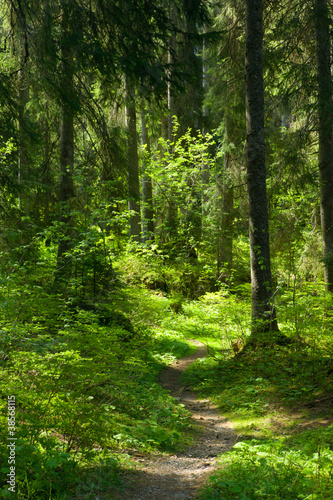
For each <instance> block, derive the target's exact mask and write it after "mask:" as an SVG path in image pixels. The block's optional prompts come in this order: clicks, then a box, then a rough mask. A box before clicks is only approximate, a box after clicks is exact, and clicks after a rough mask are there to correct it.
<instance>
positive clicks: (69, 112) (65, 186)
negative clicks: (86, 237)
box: [55, 8, 75, 283]
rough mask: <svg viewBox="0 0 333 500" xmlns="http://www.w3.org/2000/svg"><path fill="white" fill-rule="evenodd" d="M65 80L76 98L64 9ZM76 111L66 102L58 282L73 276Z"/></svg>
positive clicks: (61, 175) (60, 193)
mask: <svg viewBox="0 0 333 500" xmlns="http://www.w3.org/2000/svg"><path fill="white" fill-rule="evenodd" d="M62 30H63V34H62V44H61V59H62V77H63V85H64V88H66V90H67V95H68V96H70V98H73V93H74V79H73V53H72V49H71V46H70V43H69V41H68V33H69V32H70V22H69V11H68V9H67V8H63V12H62ZM73 168H74V112H73V109H72V108H71V104H68V103H66V102H63V103H62V116H61V125H60V186H59V200H60V204H61V215H60V222H61V223H62V225H63V228H64V232H63V235H62V236H61V238H60V241H59V245H58V255H57V269H56V274H55V282H56V283H59V281H60V280H61V281H65V282H67V281H68V279H70V277H71V270H72V256H71V255H70V254H71V250H72V248H73V218H72V213H71V212H72V201H73V198H74V196H75V195H74V182H73Z"/></svg>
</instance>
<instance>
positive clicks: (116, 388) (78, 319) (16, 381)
mask: <svg viewBox="0 0 333 500" xmlns="http://www.w3.org/2000/svg"><path fill="white" fill-rule="evenodd" d="M28 274H29V273H28V271H27V270H25V269H23V270H19V271H18V272H17V273H16V276H15V279H14V280H13V281H12V282H11V283H6V286H2V289H1V300H2V306H3V307H2V309H1V310H2V313H1V333H2V335H1V372H0V377H1V442H2V444H1V448H0V453H1V463H2V464H3V465H2V467H1V477H2V478H3V481H2V483H1V493H0V494H1V497H3V498H7V497H10V495H12V492H11V491H8V484H7V483H6V477H7V474H9V471H10V469H9V464H8V448H7V446H6V442H7V434H6V433H7V431H8V429H7V425H6V424H7V413H8V403H7V396H8V395H14V396H15V404H16V428H15V437H16V439H17V440H16V448H15V449H16V456H17V459H16V471H15V472H16V485H17V490H16V493H15V495H16V497H17V498H31V499H33V498H41V499H42V498H50V497H51V498H61V499H65V498H73V497H74V498H76V497H77V496H76V495H82V498H91V497H90V496H89V495H93V494H94V493H95V492H96V491H101V490H103V489H105V488H108V487H110V484H114V485H115V484H119V485H120V484H121V481H120V475H119V470H120V469H121V468H122V466H123V464H124V463H126V464H130V455H129V454H130V453H133V452H134V451H135V450H136V451H138V450H141V451H145V452H148V451H151V450H161V451H163V450H168V449H172V448H173V447H174V446H175V444H176V443H178V442H179V441H180V440H182V430H183V429H185V428H187V426H188V425H189V414H188V412H187V411H186V410H185V409H184V407H183V406H182V405H179V404H177V402H176V401H174V400H173V398H171V397H170V396H168V395H167V394H166V393H165V391H163V389H162V388H161V387H160V385H159V384H158V383H157V374H158V373H159V371H160V370H161V368H162V367H163V366H165V363H167V362H171V361H172V360H175V359H177V357H180V356H183V355H184V354H186V353H187V352H190V350H191V348H190V347H189V346H188V344H187V343H186V342H185V341H182V340H181V339H177V338H176V336H175V335H174V334H171V333H170V332H169V333H165V332H163V330H162V331H160V332H159V333H158V334H157V333H156V335H155V333H154V331H153V326H154V325H153V324H149V323H148V321H146V322H145V321H144V314H143V315H142V311H143V310H141V316H140V315H139V314H137V313H136V311H135V307H138V302H137V304H136V306H135V305H134V302H135V298H136V297H139V296H140V294H141V295H142V291H140V290H135V291H133V290H126V289H119V290H114V292H113V295H114V296H113V302H112V304H111V305H110V303H109V302H108V301H105V300H104V301H103V303H96V302H95V303H88V302H82V301H81V302H78V301H77V300H73V298H68V300H67V301H66V300H64V298H63V297H62V296H60V295H59V296H57V295H55V294H54V293H51V291H50V292H47V291H45V289H47V283H44V288H42V287H41V286H40V284H33V283H32V282H31V281H30V280H28ZM34 278H35V280H36V278H37V277H36V276H34ZM39 279H40V280H42V279H44V280H45V275H43V271H42V270H41V271H40V276H39ZM27 280H28V281H29V282H27ZM143 295H144V297H145V299H146V302H147V303H149V309H147V310H146V313H145V314H147V315H148V314H150V318H153V315H152V314H151V312H152V309H153V308H155V316H156V317H155V321H157V318H159V317H160V316H161V312H159V311H158V307H159V305H158V302H160V297H158V296H157V295H155V294H153V295H152V296H151V297H148V296H147V295H145V294H143ZM154 299H155V300H154ZM121 304H123V308H122V307H121ZM124 304H126V305H124ZM167 308H168V304H167V301H166V300H165V299H164V300H163V306H162V308H161V310H162V311H163V310H164V309H167ZM13 311H16V314H15V316H14V314H13ZM171 314H172V313H171V311H170V315H171ZM91 478H93V480H92V479H91ZM97 478H98V479H97ZM91 481H92V484H93V485H94V486H93V487H92V486H91V485H90V486H89V483H90V482H91ZM11 497H12V496H11Z"/></svg>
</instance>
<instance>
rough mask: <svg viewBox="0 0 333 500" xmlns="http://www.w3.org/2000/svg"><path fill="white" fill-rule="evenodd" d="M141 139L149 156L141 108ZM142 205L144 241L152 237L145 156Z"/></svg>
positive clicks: (148, 176)
mask: <svg viewBox="0 0 333 500" xmlns="http://www.w3.org/2000/svg"><path fill="white" fill-rule="evenodd" d="M141 139H142V144H143V145H146V152H147V156H148V158H149V156H150V139H149V135H148V128H147V124H146V116H145V112H144V110H143V109H142V110H141ZM142 205H143V208H142V240H143V242H145V241H149V240H152V239H153V238H154V211H153V184H152V180H151V177H150V175H149V174H147V171H146V158H145V159H144V162H143V179H142Z"/></svg>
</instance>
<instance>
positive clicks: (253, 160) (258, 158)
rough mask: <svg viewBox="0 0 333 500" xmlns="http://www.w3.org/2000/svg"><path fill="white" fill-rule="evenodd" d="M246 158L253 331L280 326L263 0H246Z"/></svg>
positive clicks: (267, 329)
mask: <svg viewBox="0 0 333 500" xmlns="http://www.w3.org/2000/svg"><path fill="white" fill-rule="evenodd" d="M245 77H246V97H245V101H246V141H247V149H246V162H247V186H248V200H249V232H250V255H251V285H252V334H253V337H254V338H255V337H256V336H257V335H258V334H260V332H266V331H269V330H276V329H277V322H276V318H275V310H274V307H273V305H272V277H271V264H270V248H269V228H268V210H267V194H266V164H265V129H264V125H265V124H264V80H263V2H262V0H247V1H246V40H245Z"/></svg>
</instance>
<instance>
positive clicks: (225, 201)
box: [219, 151, 234, 277]
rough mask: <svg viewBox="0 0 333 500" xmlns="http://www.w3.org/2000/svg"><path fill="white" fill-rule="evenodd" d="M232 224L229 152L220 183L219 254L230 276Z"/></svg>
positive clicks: (225, 157)
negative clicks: (221, 182) (221, 183)
mask: <svg viewBox="0 0 333 500" xmlns="http://www.w3.org/2000/svg"><path fill="white" fill-rule="evenodd" d="M233 224H234V188H233V187H232V186H231V182H230V153H229V152H228V151H226V152H225V154H224V165H223V185H222V217H221V242H220V250H219V256H220V261H221V264H222V266H223V267H224V268H225V270H226V272H227V274H228V275H229V277H230V274H231V270H232V243H233Z"/></svg>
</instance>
